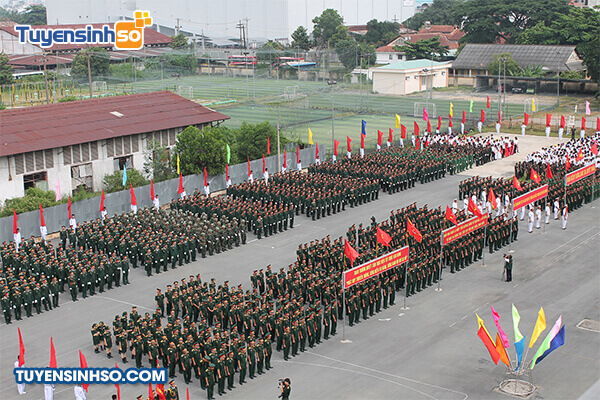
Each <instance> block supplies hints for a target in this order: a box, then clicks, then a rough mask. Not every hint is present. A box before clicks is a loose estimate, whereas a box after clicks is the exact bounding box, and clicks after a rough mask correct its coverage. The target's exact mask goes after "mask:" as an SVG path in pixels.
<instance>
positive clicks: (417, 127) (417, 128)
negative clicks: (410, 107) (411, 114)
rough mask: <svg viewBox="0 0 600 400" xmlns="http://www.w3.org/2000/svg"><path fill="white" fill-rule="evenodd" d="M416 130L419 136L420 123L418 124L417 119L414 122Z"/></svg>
mask: <svg viewBox="0 0 600 400" xmlns="http://www.w3.org/2000/svg"><path fill="white" fill-rule="evenodd" d="M414 130H415V136H419V124H417V121H415V122H414Z"/></svg>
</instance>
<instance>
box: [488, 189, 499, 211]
mask: <svg viewBox="0 0 600 400" xmlns="http://www.w3.org/2000/svg"><path fill="white" fill-rule="evenodd" d="M488 197H489V199H490V204H491V205H492V209H493V210H495V209H497V208H498V202H497V201H496V195H495V194H494V190H493V189H492V188H490V195H489V196H488Z"/></svg>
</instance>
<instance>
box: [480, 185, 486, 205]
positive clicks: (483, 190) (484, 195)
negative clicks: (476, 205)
mask: <svg viewBox="0 0 600 400" xmlns="http://www.w3.org/2000/svg"><path fill="white" fill-rule="evenodd" d="M486 200H487V193H486V191H485V188H483V189H481V201H482V202H483V204H485V201H486Z"/></svg>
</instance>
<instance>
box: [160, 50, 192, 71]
mask: <svg viewBox="0 0 600 400" xmlns="http://www.w3.org/2000/svg"><path fill="white" fill-rule="evenodd" d="M159 60H160V62H161V63H163V65H164V67H165V68H171V69H176V70H177V72H179V73H180V74H185V75H192V74H194V73H195V72H196V56H195V55H193V54H181V55H179V54H164V55H162V56H160V58H159ZM154 65H156V66H157V67H158V68H159V69H160V63H156V62H154Z"/></svg>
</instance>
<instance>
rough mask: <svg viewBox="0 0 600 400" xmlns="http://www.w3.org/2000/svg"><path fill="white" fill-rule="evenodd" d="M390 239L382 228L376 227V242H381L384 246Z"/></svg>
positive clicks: (388, 243)
mask: <svg viewBox="0 0 600 400" xmlns="http://www.w3.org/2000/svg"><path fill="white" fill-rule="evenodd" d="M391 241H392V237H391V236H390V235H388V234H387V233H386V232H385V231H384V230H382V229H380V228H379V227H377V243H381V244H382V245H384V246H389V245H390V242H391Z"/></svg>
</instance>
